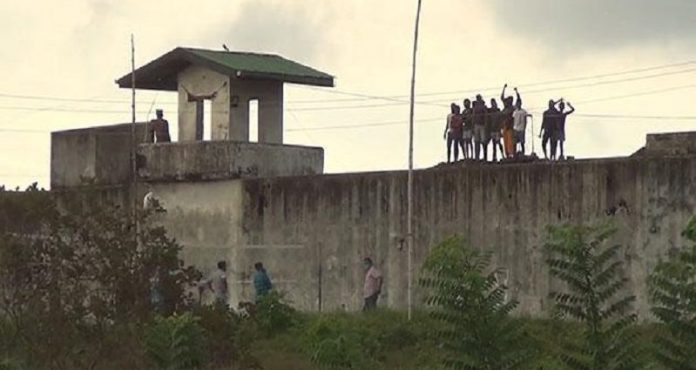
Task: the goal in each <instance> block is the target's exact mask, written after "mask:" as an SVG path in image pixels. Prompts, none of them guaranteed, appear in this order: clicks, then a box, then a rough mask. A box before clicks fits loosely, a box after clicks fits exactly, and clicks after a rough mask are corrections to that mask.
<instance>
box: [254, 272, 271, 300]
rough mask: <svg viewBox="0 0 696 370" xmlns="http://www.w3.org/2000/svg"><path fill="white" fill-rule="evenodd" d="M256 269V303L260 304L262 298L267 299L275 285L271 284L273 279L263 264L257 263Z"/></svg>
mask: <svg viewBox="0 0 696 370" xmlns="http://www.w3.org/2000/svg"><path fill="white" fill-rule="evenodd" d="M254 269H255V270H256V272H255V273H254V290H255V291H256V302H257V303H258V302H259V300H260V299H261V298H263V297H265V296H266V295H267V294H268V293H269V292H270V291H271V289H273V284H271V279H270V278H269V277H268V274H267V273H266V269H265V268H263V264H262V263H261V262H256V263H255V264H254Z"/></svg>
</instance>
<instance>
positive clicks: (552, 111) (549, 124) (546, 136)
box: [539, 100, 559, 159]
mask: <svg viewBox="0 0 696 370" xmlns="http://www.w3.org/2000/svg"><path fill="white" fill-rule="evenodd" d="M558 117H559V114H558V111H557V110H556V102H554V101H553V100H549V108H548V109H547V110H546V111H545V112H544V118H543V119H542V121H541V132H539V137H541V138H542V139H541V147H542V149H543V150H544V158H546V159H549V155H548V151H547V145H548V144H549V142H550V143H551V157H550V158H551V159H555V158H556V140H555V139H554V138H555V137H556V135H557V134H556V132H557V130H558Z"/></svg>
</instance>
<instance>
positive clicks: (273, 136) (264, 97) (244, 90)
mask: <svg viewBox="0 0 696 370" xmlns="http://www.w3.org/2000/svg"><path fill="white" fill-rule="evenodd" d="M230 83H231V88H230V91H231V92H230V94H232V96H236V97H238V101H239V103H238V105H237V106H236V107H232V108H231V110H230V132H231V135H230V138H231V139H232V140H240V141H249V125H250V121H249V101H250V100H253V99H257V100H258V101H259V105H258V142H259V143H274V144H282V143H283V83H282V82H279V81H266V80H241V79H238V78H235V77H232V78H231V81H230Z"/></svg>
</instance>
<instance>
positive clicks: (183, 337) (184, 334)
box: [145, 313, 207, 370]
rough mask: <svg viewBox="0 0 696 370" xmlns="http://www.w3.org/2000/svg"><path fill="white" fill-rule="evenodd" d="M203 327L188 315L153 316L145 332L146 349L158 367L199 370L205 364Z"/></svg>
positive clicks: (171, 369) (162, 368) (169, 369)
mask: <svg viewBox="0 0 696 370" xmlns="http://www.w3.org/2000/svg"><path fill="white" fill-rule="evenodd" d="M206 346H207V343H206V341H205V337H204V334H203V328H201V326H200V325H199V324H198V319H197V318H195V317H194V316H193V315H191V314H188V313H186V314H183V315H179V316H177V315H175V316H171V317H167V318H164V317H156V318H155V321H154V324H152V325H151V326H150V328H149V329H148V330H147V332H146V334H145V348H146V351H147V355H148V357H149V358H150V360H151V362H152V364H153V365H154V366H155V367H156V368H157V369H160V370H180V369H181V370H184V369H200V368H202V366H203V365H204V364H205V363H206V356H205V352H206V351H205V348H206Z"/></svg>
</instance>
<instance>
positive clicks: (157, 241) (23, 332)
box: [0, 190, 199, 369]
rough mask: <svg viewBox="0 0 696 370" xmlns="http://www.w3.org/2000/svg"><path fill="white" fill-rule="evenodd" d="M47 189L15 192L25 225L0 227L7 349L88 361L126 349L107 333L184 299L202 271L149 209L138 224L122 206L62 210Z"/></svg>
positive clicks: (71, 363)
mask: <svg viewBox="0 0 696 370" xmlns="http://www.w3.org/2000/svg"><path fill="white" fill-rule="evenodd" d="M45 195H46V194H45V193H44V192H41V191H38V190H31V191H28V192H26V193H25V194H24V195H23V197H22V198H21V199H23V200H21V199H20V200H17V199H14V197H15V196H16V194H13V195H12V196H11V198H12V200H11V201H12V202H15V201H17V202H18V203H17V204H15V206H16V208H17V209H18V210H20V211H18V212H19V213H20V214H21V215H25V216H26V217H27V218H30V219H31V227H18V226H17V225H9V226H8V225H3V226H2V227H0V298H1V299H0V314H2V317H3V318H5V319H6V320H7V322H8V324H7V325H8V327H9V328H10V329H11V330H12V331H13V332H14V333H15V339H14V340H13V343H10V344H9V345H8V347H7V349H6V350H7V351H8V352H13V351H14V352H22V353H29V354H31V356H27V357H28V359H29V360H30V361H31V363H32V365H36V366H37V367H48V368H53V369H70V368H94V367H97V366H101V365H98V364H105V363H108V362H109V361H111V359H110V357H109V356H118V357H124V356H123V353H122V352H119V351H118V350H116V349H115V348H114V347H113V345H112V343H111V342H110V339H111V338H112V337H113V336H114V335H116V334H117V333H118V334H117V335H119V337H118V338H122V337H120V335H128V336H130V335H135V334H134V330H132V329H131V328H128V326H130V325H138V324H142V323H145V322H147V321H148V320H149V319H150V318H151V317H152V313H153V309H155V308H157V309H159V310H160V312H162V313H171V312H175V311H181V310H184V309H186V308H187V307H188V305H189V303H190V296H189V294H187V293H186V291H187V288H188V287H189V286H190V285H191V284H193V282H194V281H196V280H197V278H198V276H199V274H198V273H197V272H196V271H195V270H193V269H192V268H184V267H183V266H182V262H181V261H180V260H179V258H178V253H179V251H180V249H181V246H179V245H178V244H177V243H176V242H175V241H174V240H172V239H170V238H168V237H167V235H166V233H165V230H164V229H163V228H162V227H158V226H153V225H151V223H150V222H149V221H148V220H149V217H150V216H151V215H150V214H149V213H141V214H139V215H138V220H137V222H138V225H139V226H138V227H137V233H136V232H135V230H136V227H135V224H134V219H133V218H132V216H131V215H130V214H129V213H128V212H126V211H125V210H123V209H120V208H118V207H113V206H109V205H108V204H105V203H104V202H92V203H91V205H92V206H91V207H70V205H69V204H67V202H66V200H62V201H61V210H60V212H59V210H58V207H57V205H56V203H55V199H53V198H52V197H50V196H48V197H46V196H45ZM5 196H6V194H0V199H5V200H6V199H7V198H5ZM27 199H28V200H27ZM13 204H14V203H13ZM95 205H98V206H95ZM11 209H14V208H11ZM68 210H69V211H68ZM4 212H6V210H2V211H0V214H4ZM25 216H23V217H25ZM155 291H156V292H157V296H158V297H160V298H161V299H159V300H158V302H157V305H156V307H154V306H153V301H152V297H153V292H155ZM135 331H137V330H135ZM131 342H134V341H128V343H131ZM136 342H137V341H136ZM119 348H128V346H127V345H126V346H121V347H119Z"/></svg>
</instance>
